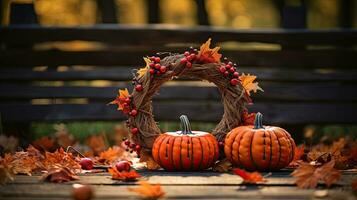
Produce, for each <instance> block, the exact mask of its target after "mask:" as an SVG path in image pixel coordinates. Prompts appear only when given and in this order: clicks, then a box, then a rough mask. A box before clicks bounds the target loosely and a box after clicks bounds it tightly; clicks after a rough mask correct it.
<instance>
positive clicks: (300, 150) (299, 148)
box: [289, 144, 305, 167]
mask: <svg viewBox="0 0 357 200" xmlns="http://www.w3.org/2000/svg"><path fill="white" fill-rule="evenodd" d="M304 153H305V145H304V144H302V145H300V146H297V147H296V148H295V152H294V158H293V160H292V161H291V162H290V164H289V167H297V166H298V162H299V161H300V160H301V158H302V156H303V155H304Z"/></svg>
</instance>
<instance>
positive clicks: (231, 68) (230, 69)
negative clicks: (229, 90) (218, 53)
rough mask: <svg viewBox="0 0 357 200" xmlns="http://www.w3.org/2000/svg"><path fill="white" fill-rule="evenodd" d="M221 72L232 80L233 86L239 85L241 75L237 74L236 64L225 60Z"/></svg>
mask: <svg viewBox="0 0 357 200" xmlns="http://www.w3.org/2000/svg"><path fill="white" fill-rule="evenodd" d="M219 71H220V72H221V73H222V74H223V76H225V77H228V78H229V79H230V83H231V85H233V86H236V85H238V83H239V73H238V72H237V64H236V63H232V62H231V61H229V60H228V59H227V58H223V63H222V64H221V67H220V68H219Z"/></svg>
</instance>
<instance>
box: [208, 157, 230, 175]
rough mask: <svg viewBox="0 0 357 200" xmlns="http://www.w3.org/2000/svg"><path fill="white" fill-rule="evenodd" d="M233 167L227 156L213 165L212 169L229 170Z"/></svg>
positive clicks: (218, 170)
mask: <svg viewBox="0 0 357 200" xmlns="http://www.w3.org/2000/svg"><path fill="white" fill-rule="evenodd" d="M231 169H232V163H231V162H230V161H229V160H228V159H227V158H225V159H223V160H220V161H219V162H218V163H216V164H215V165H214V166H213V167H212V170H213V171H216V172H228V171H230V170H231Z"/></svg>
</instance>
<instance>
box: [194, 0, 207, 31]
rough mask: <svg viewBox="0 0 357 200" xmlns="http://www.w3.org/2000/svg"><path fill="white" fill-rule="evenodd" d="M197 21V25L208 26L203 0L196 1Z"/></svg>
mask: <svg viewBox="0 0 357 200" xmlns="http://www.w3.org/2000/svg"><path fill="white" fill-rule="evenodd" d="M196 4H197V19H198V24H199V25H210V23H209V20H208V13H207V10H206V3H205V0H196Z"/></svg>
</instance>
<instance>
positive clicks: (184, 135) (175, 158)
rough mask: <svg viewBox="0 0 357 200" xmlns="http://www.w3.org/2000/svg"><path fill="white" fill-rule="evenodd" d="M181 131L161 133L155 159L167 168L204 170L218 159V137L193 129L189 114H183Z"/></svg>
mask: <svg viewBox="0 0 357 200" xmlns="http://www.w3.org/2000/svg"><path fill="white" fill-rule="evenodd" d="M180 119H181V127H182V130H181V131H175V132H167V133H164V134H161V135H160V136H159V137H158V138H157V139H156V140H155V142H154V147H153V149H152V155H153V158H154V160H155V161H156V162H157V163H159V165H160V166H161V167H163V168H165V169H166V170H169V171H173V170H202V169H207V168H209V167H210V166H212V165H213V164H214V163H215V161H216V160H217V159H218V155H219V150H218V143H217V141H216V139H215V138H214V137H213V136H212V135H211V134H210V133H207V132H202V131H191V127H190V124H189V121H188V118H187V116H185V115H182V116H181V117H180Z"/></svg>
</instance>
